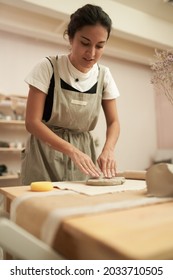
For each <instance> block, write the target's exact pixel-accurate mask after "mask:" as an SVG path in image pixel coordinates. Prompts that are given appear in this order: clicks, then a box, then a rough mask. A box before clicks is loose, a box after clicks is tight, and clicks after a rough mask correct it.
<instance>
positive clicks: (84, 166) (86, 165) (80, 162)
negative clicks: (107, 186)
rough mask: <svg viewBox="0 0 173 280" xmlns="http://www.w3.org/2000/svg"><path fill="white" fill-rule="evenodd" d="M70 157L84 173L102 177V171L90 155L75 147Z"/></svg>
mask: <svg viewBox="0 0 173 280" xmlns="http://www.w3.org/2000/svg"><path fill="white" fill-rule="evenodd" d="M70 158H71V160H72V161H73V162H74V163H75V165H76V166H77V167H78V168H79V170H81V171H82V172H83V173H84V174H86V175H89V176H91V177H96V178H98V177H100V175H101V171H100V170H99V169H98V168H97V167H96V165H95V164H94V163H93V161H92V160H91V158H90V157H89V156H88V155H86V154H84V153H83V152H81V151H80V150H78V149H76V148H74V149H73V151H72V153H71V155H70Z"/></svg>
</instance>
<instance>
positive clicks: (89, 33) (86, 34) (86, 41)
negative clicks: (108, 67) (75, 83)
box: [69, 24, 108, 73]
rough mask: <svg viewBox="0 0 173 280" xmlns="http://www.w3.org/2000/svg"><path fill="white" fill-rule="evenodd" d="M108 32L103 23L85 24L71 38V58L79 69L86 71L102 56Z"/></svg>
mask: <svg viewBox="0 0 173 280" xmlns="http://www.w3.org/2000/svg"><path fill="white" fill-rule="evenodd" d="M107 37H108V32H107V30H106V28H105V27H103V26H102V25H100V24H98V25H94V26H90V25H87V26H84V27H83V28H82V29H81V30H79V31H77V32H76V33H75V36H74V38H72V39H70V44H71V53H70V55H69V59H70V61H71V63H72V64H73V66H74V67H75V68H77V69H78V70H79V71H81V72H83V73H86V72H88V71H89V70H90V69H91V68H92V66H93V65H94V64H95V63H96V62H97V61H98V60H99V59H100V58H101V56H102V54H103V50H104V47H105V44H106V41H107Z"/></svg>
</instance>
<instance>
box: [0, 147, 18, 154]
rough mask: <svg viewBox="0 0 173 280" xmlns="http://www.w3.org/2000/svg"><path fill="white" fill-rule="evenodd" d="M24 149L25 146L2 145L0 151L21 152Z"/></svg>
mask: <svg viewBox="0 0 173 280" xmlns="http://www.w3.org/2000/svg"><path fill="white" fill-rule="evenodd" d="M22 150H23V148H21V149H19V148H3V147H0V152H10V153H11V152H21V151H22Z"/></svg>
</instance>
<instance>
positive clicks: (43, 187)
mask: <svg viewBox="0 0 173 280" xmlns="http://www.w3.org/2000/svg"><path fill="white" fill-rule="evenodd" d="M51 190H53V185H52V183H51V182H46V181H43V182H33V183H31V191H34V192H46V191H51Z"/></svg>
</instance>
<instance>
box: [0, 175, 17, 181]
mask: <svg viewBox="0 0 173 280" xmlns="http://www.w3.org/2000/svg"><path fill="white" fill-rule="evenodd" d="M13 179H19V176H18V175H17V174H14V175H10V174H9V175H3V176H0V181H1V180H13Z"/></svg>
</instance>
